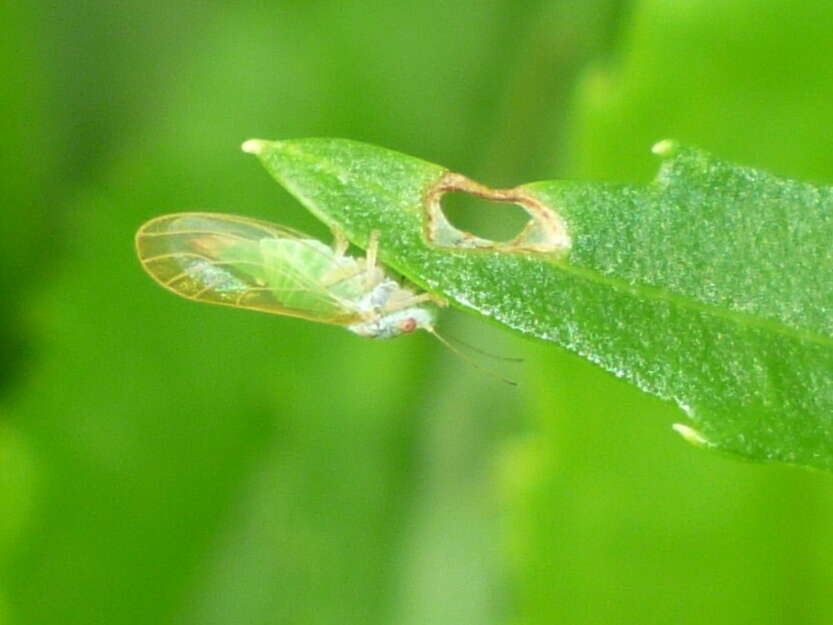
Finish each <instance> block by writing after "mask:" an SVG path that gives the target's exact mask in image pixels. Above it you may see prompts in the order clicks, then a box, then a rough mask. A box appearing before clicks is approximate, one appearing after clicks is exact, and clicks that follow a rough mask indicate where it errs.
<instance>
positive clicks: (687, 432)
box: [671, 423, 712, 447]
mask: <svg viewBox="0 0 833 625" xmlns="http://www.w3.org/2000/svg"><path fill="white" fill-rule="evenodd" d="M671 429H672V430H674V431H675V432H676V433H677V434H679V435H680V436H682V437H683V439H684V440H685V441H686V442H687V443H691V444H692V445H694V446H695V447H711V446H712V445H711V443H710V442H709V441H708V439H707V438H706V437H705V436H703V435H702V434H701V433H700V432H698V431H697V430H695V429H694V428H692V427H689V426H687V425H684V424H682V423H675V424H674V425H672V426H671Z"/></svg>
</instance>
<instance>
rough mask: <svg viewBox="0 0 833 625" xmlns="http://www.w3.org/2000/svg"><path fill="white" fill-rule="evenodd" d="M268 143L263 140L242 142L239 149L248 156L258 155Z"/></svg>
mask: <svg viewBox="0 0 833 625" xmlns="http://www.w3.org/2000/svg"><path fill="white" fill-rule="evenodd" d="M268 143H269V142H268V141H266V140H265V139H249V140H247V141H244V142H243V145H241V146H240V149H241V150H243V151H244V152H248V153H249V154H260V153H261V152H263V150H264V148H265V147H266V145H267V144H268Z"/></svg>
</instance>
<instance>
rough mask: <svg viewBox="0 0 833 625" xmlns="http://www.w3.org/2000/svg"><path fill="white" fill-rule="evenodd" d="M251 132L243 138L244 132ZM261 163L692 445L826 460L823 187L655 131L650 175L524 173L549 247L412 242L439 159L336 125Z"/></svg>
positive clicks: (352, 231)
mask: <svg viewBox="0 0 833 625" xmlns="http://www.w3.org/2000/svg"><path fill="white" fill-rule="evenodd" d="M250 145H251V144H250ZM257 145H258V155H259V156H260V158H261V160H262V161H263V163H264V165H265V166H266V168H267V170H269V172H270V173H271V174H272V175H273V176H274V177H275V178H276V179H277V180H279V181H280V182H281V183H282V184H284V185H285V186H286V187H287V188H288V189H289V190H290V191H291V192H292V193H293V194H295V195H296V197H298V198H299V199H300V200H301V201H302V202H304V203H305V204H306V205H307V207H308V208H309V209H310V210H311V211H312V212H313V213H314V214H316V215H317V216H319V217H320V218H321V219H323V220H324V221H325V222H326V223H327V224H328V225H330V226H331V227H336V228H338V229H341V230H343V231H344V232H345V233H346V234H347V235H348V236H349V237H350V238H352V239H353V240H354V241H357V242H358V243H360V244H362V245H364V244H366V242H367V239H368V236H369V234H370V232H371V231H373V230H378V231H379V232H380V234H381V237H380V242H381V257H382V258H383V259H384V260H385V261H386V262H387V263H389V264H391V265H392V266H394V267H396V268H397V269H398V270H399V271H401V272H402V273H403V274H404V275H405V276H407V277H408V278H409V279H411V280H412V281H414V282H415V283H417V284H421V285H423V286H425V287H426V288H428V289H430V290H432V291H433V292H435V293H437V294H439V295H441V296H443V297H445V298H448V300H449V301H450V302H452V303H454V304H455V305H457V306H459V307H460V308H463V309H467V310H471V311H473V312H475V313H477V314H479V315H481V316H482V317H484V318H486V319H490V320H493V321H495V322H497V323H500V324H502V325H505V326H507V327H509V328H512V329H514V330H517V331H519V332H521V333H522V334H526V335H529V336H534V337H536V338H539V339H543V340H546V341H551V342H553V343H556V344H558V345H561V346H563V347H566V348H568V349H570V350H572V351H574V352H576V353H578V354H579V355H581V356H583V357H585V358H587V359H588V360H590V361H592V362H594V363H597V364H599V365H600V366H601V367H603V368H605V369H606V370H608V371H610V372H611V373H614V374H615V375H617V376H619V377H622V378H625V379H626V380H628V381H630V382H632V383H634V384H636V385H637V386H638V387H639V388H641V389H643V390H645V391H647V392H649V393H652V394H654V395H657V396H658V397H660V398H662V399H666V400H672V401H675V402H677V403H678V404H679V405H680V406H681V407H682V408H683V409H684V410H685V411H686V412H687V413H688V414H689V416H690V417H691V418H692V419H693V420H694V421H695V423H696V424H697V427H698V429H699V432H693V431H691V430H689V429H684V430H682V431H684V432H686V434H687V436H688V438H689V439H690V440H692V441H693V442H696V443H697V444H701V445H704V446H707V447H711V448H714V449H719V450H723V451H727V452H735V453H738V454H742V455H745V456H747V457H749V458H753V459H762V460H770V461H781V462H791V463H795V464H802V465H805V466H814V467H818V468H825V469H830V468H833V438H831V437H832V436H833V435H832V434H831V427H830V425H831V423H830V419H831V416H830V415H831V414H833V387H832V386H831V383H832V382H833V381H831V379H830V375H829V372H830V371H833V350H831V345H833V344H832V343H831V325H830V321H829V311H831V310H833V300H831V292H830V290H829V289H828V288H827V284H826V283H827V277H828V276H830V275H833V266H831V257H830V255H829V254H828V253H827V248H828V246H829V242H830V241H831V240H833V222H832V221H831V220H830V218H829V215H830V214H831V209H832V208H833V189H829V188H823V187H817V186H813V185H810V184H802V183H798V182H792V181H789V180H784V179H779V178H776V177H774V176H770V175H768V174H766V173H763V172H760V171H756V170H753V169H749V168H744V167H740V166H736V165H732V164H729V163H726V162H723V161H720V160H717V159H715V158H713V157H711V156H709V155H708V154H706V153H704V152H701V151H698V150H694V149H686V148H679V147H677V146H675V145H674V144H673V143H670V142H667V141H666V142H663V143H661V144H658V146H657V149H656V151H657V152H658V153H659V154H661V155H662V156H663V158H665V159H666V160H665V162H664V164H663V166H662V168H661V170H660V173H659V175H658V176H657V179H656V181H655V182H654V183H652V184H651V185H648V186H628V185H612V184H598V183H583V182H558V181H550V182H538V183H535V184H531V185H527V186H524V187H521V189H522V190H525V191H528V192H529V193H531V194H532V196H533V197H535V198H537V199H538V200H540V201H542V202H543V203H544V205H545V206H548V207H550V208H552V209H553V210H555V211H558V213H560V216H561V217H562V218H563V219H564V221H565V222H566V226H567V231H568V233H569V236H570V237H571V239H572V246H571V247H570V249H569V252H567V253H566V257H562V256H564V255H563V254H555V255H554V254H547V253H524V252H522V251H521V252H514V251H503V250H491V249H468V250H466V249H461V248H460V247H459V245H458V249H456V250H454V249H448V248H443V247H439V246H438V245H436V244H433V243H432V242H430V241H428V240H426V236H425V232H426V222H427V221H428V220H429V209H428V207H427V206H426V203H427V201H428V200H427V199H426V198H427V197H428V196H429V194H430V192H431V189H432V187H434V186H436V185H437V184H439V183H440V182H441V179H442V177H443V174H444V173H445V172H444V170H443V169H442V168H441V167H438V166H434V165H430V164H428V163H425V162H423V161H420V160H417V159H414V158H412V157H409V156H405V155H402V154H397V153H395V152H391V151H388V150H383V149H379V148H375V147H372V146H367V145H363V144H358V143H355V142H351V141H345V140H338V139H333V140H320V139H309V140H294V141H277V142H271V143H268V142H263V143H259V144H257Z"/></svg>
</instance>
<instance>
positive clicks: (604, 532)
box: [0, 0, 833, 625]
mask: <svg viewBox="0 0 833 625" xmlns="http://www.w3.org/2000/svg"><path fill="white" fill-rule="evenodd" d="M7 5H8V7H7V8H5V7H4V9H2V10H0V12H2V16H3V18H5V19H2V20H0V29H2V31H3V35H4V37H3V38H2V41H3V44H4V45H3V49H4V50H7V51H8V54H7V55H6V56H5V57H4V58H3V60H2V63H3V66H4V68H5V69H7V70H8V71H7V72H6V75H7V76H8V80H7V81H6V82H5V83H4V85H5V86H6V88H7V89H6V91H7V93H5V94H4V96H6V97H4V99H3V103H2V109H3V113H4V115H3V119H2V121H0V128H2V131H0V132H2V133H3V136H2V138H3V141H4V143H3V146H4V151H3V163H4V166H5V167H7V170H6V174H7V175H5V176H3V177H2V181H0V186H2V188H3V189H4V190H5V191H6V194H5V195H4V200H7V203H8V206H5V207H4V213H3V218H2V219H0V229H2V235H3V237H4V241H5V243H4V246H3V248H2V250H0V282H1V283H2V287H3V293H4V299H3V309H2V311H0V312H1V313H2V318H3V320H4V322H3V324H2V325H3V331H4V332H5V336H6V337H8V340H10V341H12V342H14V344H15V345H17V346H18V347H21V346H22V347H24V348H25V349H23V350H20V349H19V348H18V349H6V348H5V346H3V349H2V350H0V351H2V353H3V363H2V366H3V367H4V368H5V371H6V372H7V373H8V375H4V380H5V386H4V387H3V388H4V390H5V394H4V396H3V397H2V406H0V419H2V423H0V455H2V459H0V471H2V476H0V516H2V517H3V519H4V520H3V522H0V586H2V588H0V621H3V625H7V624H9V625H29V624H32V625H74V624H76V623H77V624H79V625H80V624H84V625H87V624H89V623H107V624H108V625H124V624H136V625H138V624H146V623H152V624H153V625H160V624H174V623H176V624H177V625H181V624H183V623H186V624H187V623H194V624H196V623H199V624H200V625H206V624H211V625H225V624H234V625H237V624H238V623H251V624H253V625H273V624H275V623H328V624H329V623H334V622H338V623H343V624H345V625H346V624H349V623H361V624H362V625H369V624H375V623H379V624H381V623H385V624H388V623H399V624H408V625H411V624H413V625H417V624H418V625H433V624H435V623H436V624H442V625H445V624H446V623H466V624H467V625H475V624H480V623H483V624H487V623H488V624H490V625H493V624H495V623H519V624H520V623H523V624H524V625H538V624H541V625H544V624H550V623H571V624H572V623H574V624H576V625H580V624H583V623H645V624H653V623H657V624H663V625H665V624H667V623H669V622H673V623H675V624H679V625H694V624H700V623H702V622H703V621H708V622H710V623H727V624H729V623H732V624H735V623H745V622H754V623H756V624H760V625H770V624H772V625H775V624H776V623H778V624H780V623H783V622H785V621H790V622H795V623H800V624H811V623H812V624H815V623H829V622H830V621H831V619H833V597H832V596H831V594H830V592H829V587H830V581H831V571H833V548H831V545H833V530H831V528H833V497H831V489H830V481H829V476H828V475H826V474H824V473H822V472H809V471H795V470H791V469H787V468H784V467H783V466H775V465H774V466H761V465H760V464H757V463H742V462H736V461H734V460H732V459H726V458H723V457H721V456H720V455H718V454H704V453H702V452H700V451H699V450H696V449H694V448H692V447H691V446H689V445H685V444H683V442H682V441H681V440H680V439H679V437H677V436H676V435H675V434H674V433H673V432H672V431H671V430H670V429H669V427H668V426H669V425H670V424H671V423H672V422H673V421H674V420H678V419H679V411H678V410H677V409H676V408H675V407H674V406H672V405H669V404H668V403H667V402H661V401H658V400H656V399H655V398H653V397H651V396H649V395H647V394H645V393H642V392H640V391H638V390H637V389H636V388H635V387H633V386H632V385H629V384H626V383H624V382H621V381H619V380H616V379H614V378H613V377H612V376H610V375H609V374H607V373H605V372H604V371H602V370H601V369H599V368H598V367H595V366H593V365H590V364H588V363H587V362H586V361H584V360H582V359H580V358H579V357H576V356H574V355H572V354H570V353H568V352H567V351H566V350H561V349H558V348H556V347H555V346H554V345H553V344H551V343H543V342H532V341H526V340H524V339H522V338H519V337H517V336H515V335H513V333H509V332H503V331H501V330H499V329H497V328H492V327H489V326H488V325H486V324H483V323H481V322H480V321H479V320H478V319H474V318H472V317H471V316H470V315H464V314H454V313H446V314H444V315H443V318H442V319H441V323H442V328H443V329H445V330H447V331H448V332H450V333H452V334H454V335H457V336H460V337H461V338H463V339H466V340H468V341H469V342H471V343H474V344H475V345H478V346H481V347H484V348H486V349H489V350H490V351H496V352H498V353H504V354H507V355H522V356H524V357H526V358H527V364H526V365H524V366H523V367H521V368H519V369H518V370H512V372H511V373H509V375H511V376H513V377H515V378H517V379H518V381H519V382H520V383H521V386H520V387H519V388H518V389H513V388H508V387H506V386H505V385H501V384H499V383H493V382H492V381H491V380H489V379H487V378H486V379H484V376H483V375H482V374H481V373H479V372H477V371H474V370H471V368H469V367H466V366H465V365H464V364H463V363H460V362H459V361H458V360H457V359H455V358H454V357H453V356H452V355H450V354H447V353H446V352H445V351H443V350H442V349H440V346H439V345H435V344H434V342H432V341H431V339H430V337H427V336H424V337H419V336H413V337H408V338H403V339H401V340H397V341H389V342H368V341H363V340H361V339H359V338H357V337H354V336H351V335H350V334H349V333H348V332H345V331H344V330H342V329H341V328H328V327H325V326H322V325H320V324H309V323H304V322H302V321H299V320H296V319H285V318H281V317H277V316H268V315H257V314H255V313H246V312H243V311H234V310H228V309H222V308H215V307H210V306H201V305H195V304H193V303H191V302H187V301H184V300H180V299H178V298H176V297H174V296H172V295H170V294H169V293H165V292H163V291H162V290H161V289H159V288H158V287H156V286H155V285H154V284H153V283H152V282H151V280H150V279H148V277H147V276H146V275H144V273H143V272H142V270H141V268H140V266H139V264H138V263H137V261H136V258H135V253H134V251H133V249H132V245H131V240H132V237H133V234H134V232H135V231H136V228H137V227H138V226H139V225H140V224H141V223H142V222H144V221H145V220H147V219H149V218H151V217H153V216H156V215H159V214H161V213H170V212H179V211H195V210H198V211H215V212H227V213H236V214H242V215H248V216H251V217H257V218H261V219H264V220H267V221H272V222H278V223H282V224H287V225H290V226H292V227H295V228H299V229H301V230H303V231H305V232H310V233H311V234H313V235H314V236H316V237H320V238H326V237H327V236H328V233H327V231H326V228H324V227H323V226H322V225H321V224H320V222H318V221H317V220H316V219H315V218H314V217H312V216H311V215H310V214H309V213H308V212H307V211H306V210H304V209H303V208H302V207H300V206H298V205H297V202H295V201H294V200H293V199H292V198H291V197H290V196H289V195H288V194H286V193H285V192H283V191H282V190H281V189H280V188H279V187H278V186H277V185H275V184H274V183H272V182H271V181H270V180H269V179H268V177H267V176H264V175H263V172H261V171H259V169H258V168H257V167H256V166H254V163H253V162H251V160H247V158H246V157H244V155H242V154H240V153H239V152H237V151H236V147H237V145H239V142H240V139H241V138H245V137H250V136H270V137H297V136H344V137H351V138H354V139H359V140H362V141H368V142H371V143H374V144H379V145H387V146H391V147H394V148H395V149H397V150H399V151H401V152H405V153H412V154H420V155H424V156H425V157H426V158H429V159H430V160H431V161H434V162H438V163H445V164H448V165H451V166H453V169H454V170H456V171H463V172H466V173H467V174H468V175H470V176H472V177H473V178H476V179H478V180H484V181H487V182H489V183H490V184H491V185H492V186H496V187H507V186H511V185H514V184H517V183H518V182H519V181H523V180H540V179H551V178H561V179H564V178H574V179H579V180H599V179H601V180H620V181H627V182H634V181H640V180H648V179H649V178H650V176H651V175H652V173H653V172H654V170H655V167H656V166H655V162H654V160H653V159H652V158H651V156H650V154H649V153H648V151H647V150H646V149H645V147H646V146H648V145H651V144H652V143H654V142H655V141H656V140H658V139H660V138H662V137H665V136H673V137H677V138H679V139H680V140H682V141H684V142H685V143H686V144H691V145H699V146H703V147H705V148H707V149H708V150H709V151H710V152H712V153H714V154H720V155H721V156H724V157H726V158H728V159H729V160H731V161H736V162H741V163H750V164H753V165H754V166H756V167H760V168H762V169H765V170H767V171H774V172H779V173H782V174H785V175H789V176H790V177H794V178H797V179H818V180H822V181H831V180H833V152H831V151H830V150H829V149H828V147H829V144H830V132H829V130H828V129H829V128H830V124H829V120H830V119H831V118H833V80H831V77H830V67H829V63H827V61H826V60H827V59H828V58H830V55H831V53H833V39H831V38H830V37H829V32H830V31H831V29H833V15H831V12H833V11H831V9H832V8H833V5H830V3H829V2H827V1H826V0H824V1H822V0H800V1H797V2H791V3H789V4H785V3H783V2H782V1H780V0H779V1H777V2H776V0H762V1H759V0H728V1H727V2H723V3H720V4H717V3H703V2H701V3H680V2H668V1H667V0H637V1H635V2H621V1H619V0H589V1H582V2H578V1H575V0H568V1H566V2H565V1H562V0H544V1H542V2H533V3H518V2H516V1H514V0H512V1H510V0H480V1H478V2H461V3H449V2H446V1H440V0H425V1H424V2H419V3H391V2H389V1H387V0H368V1H367V2H356V3H345V2H341V1H335V0H320V1H316V2H298V1H292V0H273V1H270V2H267V3H264V2H246V1H244V2H240V3H156V4H149V3H147V2H142V1H140V0H125V1H124V2H120V3H117V4H114V3H112V2H108V1H106V0H90V1H89V2H85V3H52V4H50V5H48V6H47V5H46V4H44V3H26V2H24V3H16V4H14V5H12V4H9V3H7ZM6 320H9V321H14V320H17V321H18V323H17V324H16V325H15V324H13V323H9V324H7V323H6ZM21 326H22V327H23V328H24V331H21V330H20V328H21ZM0 340H2V341H4V345H5V341H6V338H4V337H1V336H0ZM635 415H638V416H635ZM7 467H10V470H7ZM4 619H5V620H4Z"/></svg>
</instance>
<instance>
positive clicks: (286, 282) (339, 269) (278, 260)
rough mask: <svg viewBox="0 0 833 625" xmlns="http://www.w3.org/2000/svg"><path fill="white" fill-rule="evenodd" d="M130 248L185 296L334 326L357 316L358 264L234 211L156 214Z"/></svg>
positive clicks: (306, 238)
mask: <svg viewBox="0 0 833 625" xmlns="http://www.w3.org/2000/svg"><path fill="white" fill-rule="evenodd" d="M136 252H137V254H138V255H139V260H140V261H141V263H142V266H143V267H144V268H145V270H146V271H147V272H148V273H149V274H150V275H151V276H152V277H153V278H154V280H156V281H157V282H158V283H159V284H161V285H162V286H163V287H165V288H166V289H169V290H171V291H173V292H174V293H176V294H177V295H181V296H182V297H186V298H188V299H193V300H197V301H200V302H207V303H210V304H221V305H225V306H233V307H236V308H246V309H250V310H259V311H262V312H268V313H273V314H279V315H290V316H294V317H302V318H304V319H309V320H312V321H319V322H322V323H331V324H336V325H347V324H351V323H355V322H357V321H359V320H361V318H362V317H361V315H360V314H359V312H358V310H357V307H356V302H357V300H358V299H359V298H360V297H361V290H360V289H361V284H362V283H363V280H362V276H363V267H364V264H363V261H362V260H357V259H354V258H350V257H347V256H341V257H339V256H337V255H336V254H335V252H334V251H333V250H332V249H331V248H329V247H328V246H326V245H324V244H323V243H321V242H320V241H316V240H315V239H312V238H311V237H309V236H307V235H305V234H303V233H300V232H297V231H294V230H290V229H289V228H284V227H281V226H277V225H275V224H270V223H267V222H264V221H258V220H256V219H248V218H245V217H238V216H235V215H223V214H214V213H176V214H172V215H163V216H162V217H157V218H155V219H151V220H150V221H148V222H146V223H145V224H143V225H142V226H141V227H140V228H139V230H138V232H137V233H136ZM333 276H335V278H333Z"/></svg>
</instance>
